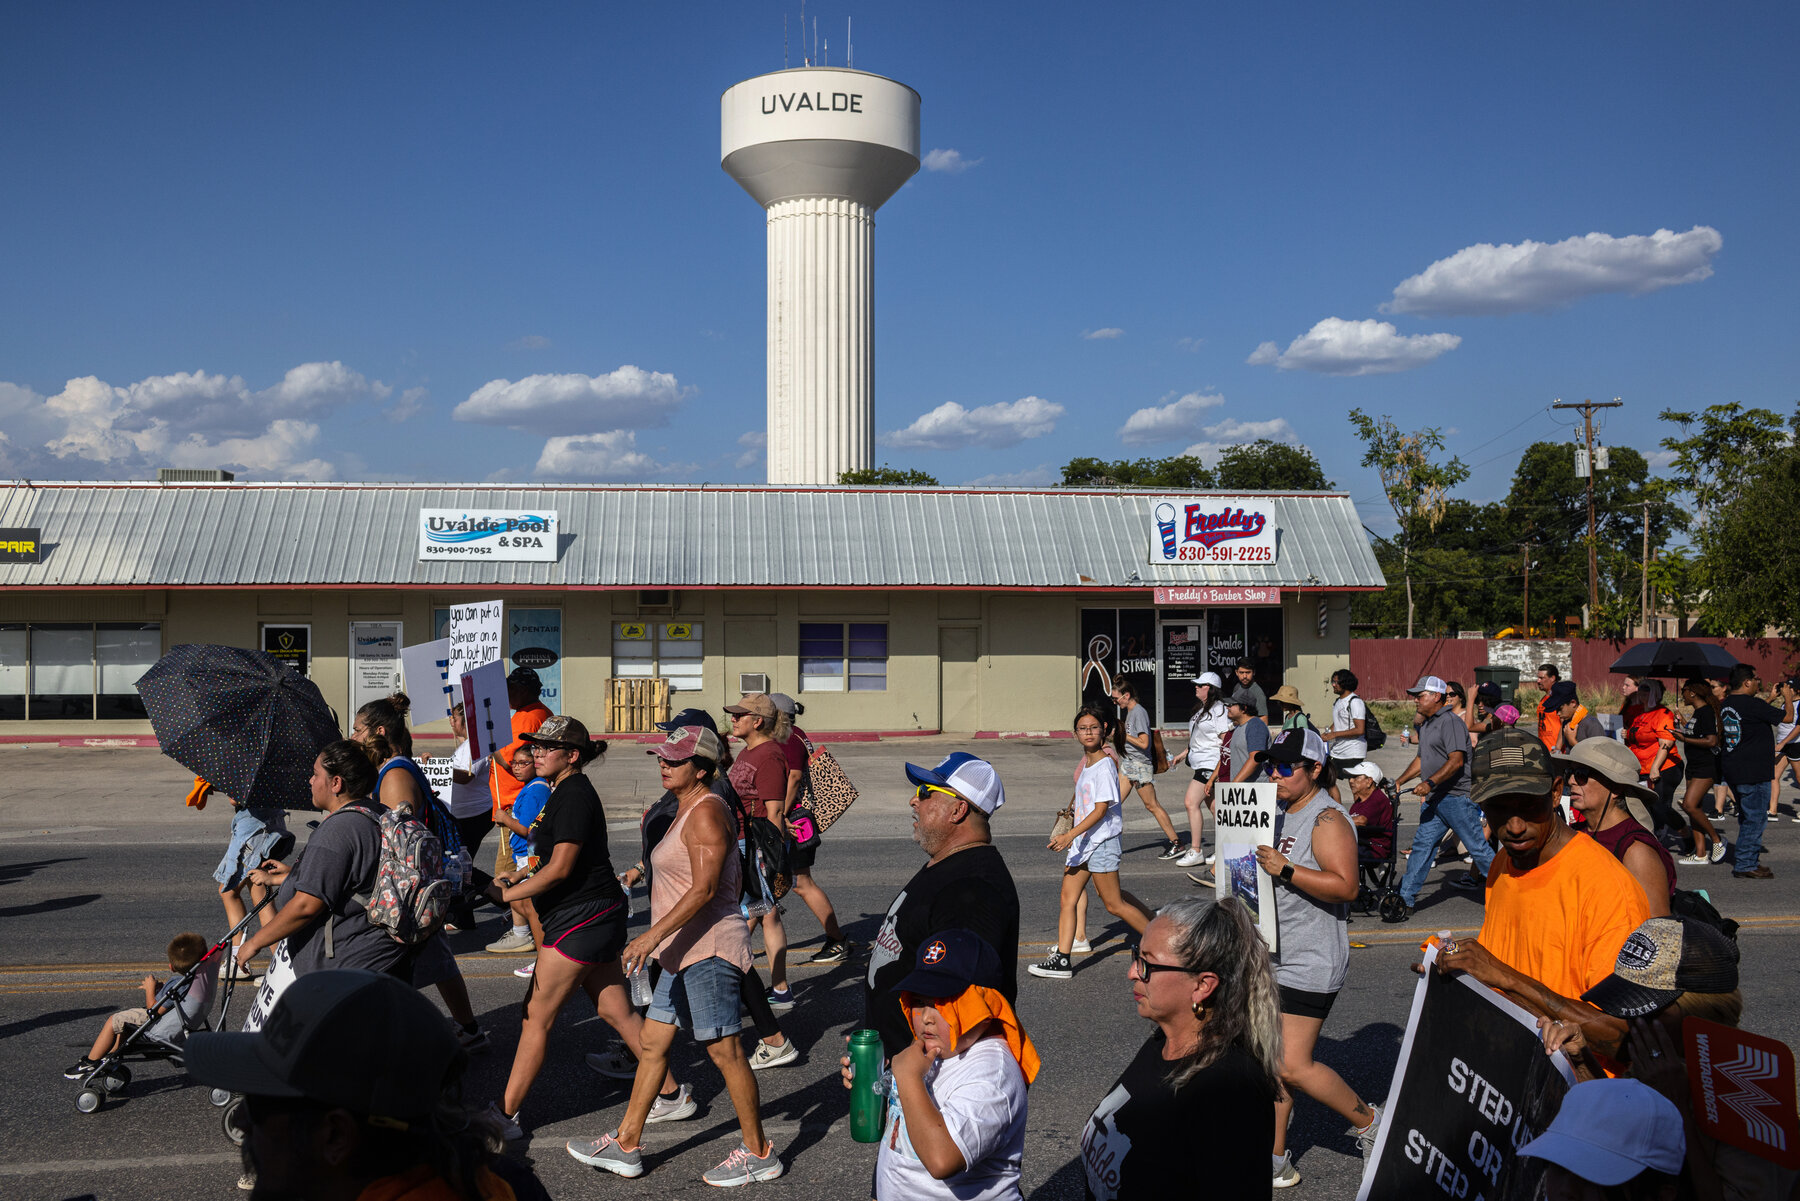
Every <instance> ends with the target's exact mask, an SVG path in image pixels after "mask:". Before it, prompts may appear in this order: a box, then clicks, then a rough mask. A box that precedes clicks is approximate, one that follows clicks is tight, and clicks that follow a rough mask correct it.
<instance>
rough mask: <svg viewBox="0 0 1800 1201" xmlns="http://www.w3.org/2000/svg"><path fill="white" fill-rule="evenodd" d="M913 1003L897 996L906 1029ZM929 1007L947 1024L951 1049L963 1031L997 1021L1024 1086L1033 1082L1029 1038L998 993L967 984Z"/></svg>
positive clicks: (909, 996)
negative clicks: (957, 993)
mask: <svg viewBox="0 0 1800 1201" xmlns="http://www.w3.org/2000/svg"><path fill="white" fill-rule="evenodd" d="M921 999H922V998H921ZM913 1000H914V998H913V995H912V994H911V993H902V994H900V1009H901V1012H903V1013H905V1014H906V1024H907V1025H908V1026H911V1025H912V1015H913V1010H914V1009H915V1008H919V1007H918V1006H914V1005H913V1004H912V1001H913ZM933 1005H935V1006H936V1008H937V1011H938V1012H939V1013H941V1014H943V1016H944V1020H945V1021H946V1022H948V1023H949V1025H950V1039H949V1041H950V1045H951V1046H955V1045H956V1044H957V1043H960V1042H961V1041H962V1036H963V1034H964V1033H965V1032H966V1031H969V1030H973V1029H974V1028H975V1027H977V1026H979V1025H981V1023H983V1022H985V1021H987V1020H989V1019H990V1018H992V1019H994V1020H995V1021H998V1022H999V1023H1000V1028H1001V1033H1002V1036H1003V1037H1004V1038H1005V1039H1006V1049H1007V1050H1009V1051H1011V1052H1012V1057H1013V1058H1014V1059H1016V1060H1018V1061H1019V1070H1021V1071H1022V1072H1024V1073H1025V1083H1026V1084H1030V1083H1031V1082H1032V1081H1033V1080H1036V1079H1037V1074H1038V1068H1039V1067H1041V1066H1042V1064H1041V1062H1040V1060H1039V1059H1038V1053H1037V1048H1036V1047H1034V1046H1033V1045H1032V1044H1031V1036H1030V1035H1028V1034H1026V1033H1025V1028H1024V1027H1023V1026H1021V1025H1019V1015H1018V1014H1016V1013H1014V1012H1013V1007H1012V1006H1011V1005H1009V1004H1008V1003H1007V1000H1006V998H1005V997H1003V996H1001V995H1000V994H999V993H998V992H996V991H995V990H993V989H991V988H984V987H982V986H981V985H979V984H971V985H969V987H967V988H965V989H963V991H962V993H961V994H960V995H959V996H956V997H952V998H949V999H947V1000H939V1001H935V1002H933Z"/></svg>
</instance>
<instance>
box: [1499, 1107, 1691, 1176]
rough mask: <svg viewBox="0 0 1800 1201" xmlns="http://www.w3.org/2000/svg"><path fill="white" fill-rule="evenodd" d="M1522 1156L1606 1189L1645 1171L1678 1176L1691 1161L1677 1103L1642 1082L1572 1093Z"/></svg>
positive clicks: (1524, 1149)
mask: <svg viewBox="0 0 1800 1201" xmlns="http://www.w3.org/2000/svg"><path fill="white" fill-rule="evenodd" d="M1519 1154H1520V1155H1530V1156H1533V1157H1534V1158H1537V1159H1547V1160H1549V1161H1550V1162H1551V1163H1553V1164H1558V1165H1560V1166H1561V1167H1563V1168H1566V1169H1568V1170H1569V1171H1570V1172H1572V1173H1574V1174H1575V1175H1576V1176H1579V1177H1580V1178H1581V1179H1583V1180H1586V1181H1590V1182H1592V1183H1594V1184H1598V1185H1602V1186H1604V1187H1608V1188H1610V1187H1612V1186H1613V1185H1615V1184H1624V1183H1625V1182H1626V1181H1627V1180H1630V1179H1631V1178H1632V1177H1634V1176H1636V1175H1638V1174H1639V1173H1640V1172H1642V1171H1643V1170H1644V1169H1645V1168H1655V1169H1656V1170H1657V1171H1659V1172H1666V1173H1667V1174H1669V1175H1670V1176H1674V1175H1676V1174H1677V1173H1679V1172H1680V1171H1681V1162H1682V1160H1683V1159H1684V1158H1685V1157H1686V1156H1687V1133H1686V1131H1684V1130H1683V1129H1682V1124H1681V1111H1680V1110H1678V1109H1676V1108H1675V1104H1674V1102H1672V1101H1670V1100H1669V1099H1668V1098H1667V1097H1665V1096H1663V1095H1662V1094H1661V1093H1659V1092H1657V1091H1656V1090H1655V1089H1653V1088H1651V1087H1650V1086H1649V1085H1647V1084H1644V1083H1643V1082H1641V1081H1638V1080H1584V1081H1582V1082H1581V1083H1580V1084H1577V1085H1576V1086H1575V1087H1574V1088H1572V1089H1570V1090H1569V1092H1568V1095H1567V1096H1565V1097H1564V1098H1563V1103H1562V1108H1561V1109H1560V1110H1558V1111H1557V1114H1556V1118H1555V1119H1554V1120H1553V1121H1552V1122H1551V1123H1550V1126H1549V1128H1548V1129H1546V1130H1545V1131H1544V1133H1542V1134H1540V1135H1538V1136H1537V1137H1536V1138H1534V1139H1532V1140H1531V1141H1530V1142H1528V1143H1526V1144H1525V1145H1524V1146H1523V1147H1520V1148H1519Z"/></svg>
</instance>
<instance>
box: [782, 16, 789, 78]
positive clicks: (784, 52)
mask: <svg viewBox="0 0 1800 1201" xmlns="http://www.w3.org/2000/svg"><path fill="white" fill-rule="evenodd" d="M781 69H782V70H783V71H785V70H787V69H788V39H787V14H786V13H782V14H781Z"/></svg>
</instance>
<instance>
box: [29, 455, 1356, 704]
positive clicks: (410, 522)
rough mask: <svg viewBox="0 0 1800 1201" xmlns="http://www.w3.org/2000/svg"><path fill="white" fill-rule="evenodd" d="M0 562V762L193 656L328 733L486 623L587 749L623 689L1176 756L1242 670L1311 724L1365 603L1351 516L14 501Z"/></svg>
mask: <svg viewBox="0 0 1800 1201" xmlns="http://www.w3.org/2000/svg"><path fill="white" fill-rule="evenodd" d="M0 547H3V548H4V553H3V554H0V737H4V736H6V735H8V734H10V735H14V736H17V735H20V734H31V735H34V736H37V735H93V734H108V735H133V734H148V733H149V732H150V729H149V725H148V723H147V722H146V721H145V720H144V718H143V710H142V707H141V705H140V704H139V702H138V698H137V695H136V691H135V688H134V684H135V681H136V680H137V677H138V676H139V675H140V674H141V673H142V672H143V671H144V670H145V669H146V668H147V667H148V666H149V665H150V664H152V663H154V662H155V661H156V659H157V658H158V657H159V656H160V655H161V654H162V653H163V652H165V651H166V650H168V649H169V648H170V647H172V646H175V645H177V644H179V643H186V642H214V643H226V644H231V645H238V646H251V647H261V648H263V649H266V650H269V651H270V652H271V653H274V654H276V655H278V656H280V657H283V658H285V659H287V660H288V661H289V662H291V663H292V664H293V665H294V666H295V667H296V668H297V669H298V670H302V671H304V672H305V673H306V674H307V675H308V676H310V677H311V678H312V679H313V680H314V681H315V682H316V683H317V684H318V686H319V688H320V689H321V691H322V692H323V694H324V696H325V698H326V700H327V701H329V702H330V703H331V704H332V705H333V706H334V707H337V708H339V711H340V713H342V714H344V715H345V718H346V724H347V719H348V715H349V713H350V712H351V711H352V710H353V708H354V706H355V705H356V704H357V703H359V702H360V701H362V700H364V699H368V698H369V697H372V696H375V695H379V694H381V693H382V692H384V691H386V689H387V688H389V687H391V686H392V685H393V684H394V683H395V682H396V679H397V672H398V666H399V665H398V658H397V651H398V649H399V648H400V647H402V646H408V645H412V644H414V643H418V642H424V641H429V640H431V639H433V638H436V637H440V636H442V633H443V629H444V624H445V622H446V621H447V618H448V611H449V608H450V606H452V605H457V604H463V603H467V602H472V601H488V600H499V601H501V602H503V605H504V618H505V627H504V645H503V654H504V656H505V657H506V658H507V659H508V660H509V662H511V663H523V664H528V665H530V666H533V667H535V668H537V669H538V671H539V673H540V674H541V675H542V676H543V678H544V680H545V687H546V699H547V700H548V701H549V703H550V704H551V705H552V707H553V708H555V709H556V710H557V711H559V712H567V713H572V714H575V715H576V716H578V717H581V718H583V719H584V720H586V721H588V722H589V723H590V725H591V726H592V727H593V728H596V729H599V728H603V726H604V724H605V719H604V714H605V711H606V696H607V689H608V681H609V680H611V679H613V678H633V677H638V678H643V677H661V678H666V679H667V680H669V681H670V687H671V688H672V689H673V697H672V699H673V703H674V704H675V706H676V707H677V708H679V707H681V706H682V705H684V704H694V705H701V706H705V707H709V708H713V709H717V708H718V707H719V706H721V705H724V704H727V703H730V702H731V701H733V700H735V699H736V698H737V697H738V696H739V695H740V692H741V690H743V689H746V688H752V687H755V686H759V685H762V684H763V683H764V681H765V680H766V685H767V687H768V688H770V689H772V690H776V691H782V692H789V693H792V694H794V695H795V696H797V697H799V698H800V699H801V700H802V701H804V703H805V705H806V710H807V713H806V719H805V724H806V725H807V727H808V728H809V729H811V730H816V731H821V732H823V731H844V732H848V731H873V732H891V733H902V732H907V733H911V732H921V731H936V730H943V731H955V732H970V733H973V732H994V733H1010V732H1027V731H1046V730H1064V729H1066V728H1067V727H1068V725H1069V721H1070V718H1071V716H1072V715H1073V712H1074V710H1075V708H1076V707H1077V705H1078V704H1080V703H1081V701H1082V699H1083V698H1084V697H1087V698H1090V699H1098V698H1100V697H1102V696H1103V695H1104V693H1105V690H1106V689H1107V687H1108V686H1109V684H1110V683H1111V682H1112V681H1114V680H1117V679H1121V678H1124V679H1130V680H1132V681H1134V682H1136V683H1137V684H1138V685H1139V692H1140V694H1141V695H1143V696H1144V697H1145V699H1146V701H1147V702H1148V704H1149V706H1150V708H1151V711H1152V713H1153V714H1154V715H1155V717H1156V719H1157V722H1158V724H1159V725H1163V726H1170V727H1173V726H1180V725H1183V724H1184V723H1185V721H1186V718H1187V715H1188V710H1189V708H1190V706H1191V704H1192V699H1193V689H1192V687H1191V685H1190V683H1189V681H1190V680H1191V679H1192V677H1193V676H1194V675H1195V673H1196V672H1197V671H1199V670H1202V669H1203V668H1205V667H1211V668H1213V669H1215V670H1223V669H1227V668H1229V666H1230V665H1233V664H1235V663H1236V662H1237V661H1238V660H1239V659H1241V658H1250V659H1252V660H1254V661H1255V662H1256V664H1257V667H1258V673H1259V677H1260V679H1261V682H1262V683H1263V686H1264V687H1265V689H1267V690H1268V691H1270V692H1273V691H1274V689H1275V687H1276V686H1277V685H1278V684H1279V683H1281V682H1283V681H1285V682H1287V683H1291V684H1293V685H1294V686H1295V687H1296V688H1298V689H1299V691H1300V694H1301V696H1302V698H1303V699H1304V701H1305V702H1306V706H1307V709H1308V710H1309V712H1311V713H1312V714H1313V715H1314V720H1315V722H1317V723H1318V724H1320V725H1321V726H1323V725H1325V724H1326V723H1327V722H1328V720H1329V718H1328V715H1329V713H1330V696H1329V691H1328V689H1327V688H1326V685H1325V679H1326V677H1327V676H1328V675H1329V674H1330V672H1331V671H1332V670H1333V669H1335V668H1338V667H1347V666H1348V665H1349V645H1350V638H1349V619H1348V612H1347V609H1348V604H1349V600H1350V596H1351V594H1353V593H1356V592H1361V591H1372V590H1376V589H1379V588H1381V587H1382V586H1383V580H1382V575H1381V571H1380V568H1379V567H1378V566H1377V565H1376V562H1375V556H1374V554H1373V552H1372V550H1371V548H1370V545H1369V540H1368V537H1367V536H1366V534H1365V533H1364V530H1363V527H1362V523H1361V521H1360V520H1359V519H1358V517H1357V514H1356V510H1355V508H1354V507H1353V506H1352V505H1351V503H1350V500H1349V498H1348V497H1346V496H1344V495H1342V494H1340V493H1284V494H1273V493H1261V494H1253V495H1245V496H1223V495H1216V494H1210V493H1177V494H1168V493H1143V492H1123V491H1115V490H1081V489H1046V490H1036V491H1030V490H980V489H959V488H929V489H905V490H897V489H879V488H806V489H796V488H772V487H747V486H722V487H698V486H675V487H641V486H634V487H574V488H535V487H513V488H496V487H479V486H453V485H429V486H413V485H357V484H318V485H301V484H240V483H203V484H143V483H118V484H108V483H99V484H92V483H49V484H36V483H13V484H9V485H5V486H4V492H3V493H0ZM1321 719H1324V720H1321Z"/></svg>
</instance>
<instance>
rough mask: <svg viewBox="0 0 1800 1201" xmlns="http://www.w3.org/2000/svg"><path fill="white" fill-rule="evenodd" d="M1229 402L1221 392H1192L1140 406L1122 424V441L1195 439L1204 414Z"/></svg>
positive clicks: (1120, 435)
mask: <svg viewBox="0 0 1800 1201" xmlns="http://www.w3.org/2000/svg"><path fill="white" fill-rule="evenodd" d="M1224 403H1225V398H1224V397H1223V396H1220V395H1219V394H1217V393H1211V394H1208V393H1204V392H1189V393H1188V394H1187V395H1186V396H1183V397H1181V398H1180V399H1179V400H1174V401H1171V402H1169V403H1168V404H1166V405H1155V406H1152V407H1150V408H1148V409H1139V410H1138V411H1137V412H1135V413H1133V414H1132V415H1131V416H1129V417H1127V418H1126V419H1125V424H1124V425H1122V426H1120V427H1119V441H1121V442H1129V443H1133V444H1136V443H1142V442H1164V441H1172V440H1174V439H1176V438H1191V437H1193V436H1194V435H1196V434H1198V433H1199V432H1200V426H1201V415H1202V414H1204V413H1205V412H1206V411H1207V410H1208V409H1216V408H1218V407H1219V406H1220V405H1222V404H1224Z"/></svg>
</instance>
